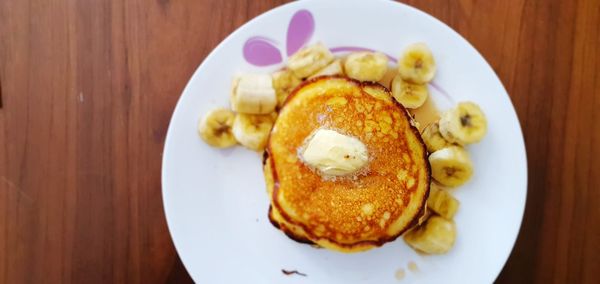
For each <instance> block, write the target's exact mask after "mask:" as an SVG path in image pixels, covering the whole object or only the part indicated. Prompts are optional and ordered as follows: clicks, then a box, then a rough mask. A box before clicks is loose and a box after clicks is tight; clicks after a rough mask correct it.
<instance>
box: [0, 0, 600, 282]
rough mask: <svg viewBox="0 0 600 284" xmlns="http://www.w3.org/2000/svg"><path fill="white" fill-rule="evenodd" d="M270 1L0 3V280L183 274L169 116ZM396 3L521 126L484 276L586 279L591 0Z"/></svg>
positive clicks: (597, 248)
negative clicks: (477, 73) (168, 152)
mask: <svg viewBox="0 0 600 284" xmlns="http://www.w3.org/2000/svg"><path fill="white" fill-rule="evenodd" d="M282 2H284V1H275V0H261V1H242V0H238V1H221V0H203V1H195V0H180V1H169V0H155V1H150V0H147V1H142V0H127V1H123V0H104V1H102V0H96V1H77V0H2V1H0V89H1V93H2V94H1V97H2V99H1V103H0V104H1V105H2V108H1V109H0V283H111V282H115V283H164V282H169V283H186V282H191V279H189V276H188V275H187V273H186V271H185V269H184V268H183V266H182V264H181V262H180V261H179V260H178V258H177V255H176V252H175V250H174V248H173V244H172V242H171V239H170V236H169V233H168V229H167V225H166V223H165V217H164V213H163V208H162V200H161V185H160V171H161V156H162V154H161V153H162V148H163V141H164V138H165V133H166V130H167V126H168V123H169V118H170V116H171V113H172V111H173V108H174V106H175V103H176V101H177V98H178V97H179V95H180V94H181V91H182V89H183V88H184V86H185V84H186V82H187V80H188V79H189V78H190V76H191V74H192V72H193V71H194V70H195V68H196V67H197V66H198V65H199V64H200V63H201V62H202V60H203V59H204V57H205V56H206V55H207V54H208V53H209V52H210V51H211V50H212V49H213V48H214V47H215V46H216V45H217V44H218V43H219V42H220V41H221V40H222V39H223V38H224V37H225V36H227V35H228V34H229V33H230V32H232V31H233V30H235V29H236V28H237V27H239V26H240V25H242V24H243V23H244V22H246V21H247V20H249V19H251V18H253V17H254V16H256V15H258V14H260V13H262V12H264V11H266V10H269V9H270V8H272V7H275V6H277V5H279V4H282ZM407 2H409V4H411V5H414V6H416V7H418V8H420V9H422V10H424V11H426V12H428V13H430V14H432V15H434V16H435V17H437V18H439V19H440V20H442V21H443V22H445V23H447V24H448V25H450V26H451V27H453V28H454V29H456V30H457V31H458V32H459V33H460V34H462V35H463V36H464V37H465V38H467V39H468V40H469V41H470V42H471V43H472V44H473V45H474V46H475V47H476V48H477V49H478V50H479V51H480V52H481V53H482V55H483V56H484V57H485V58H486V59H487V60H488V62H489V63H490V64H491V65H492V67H493V68H494V70H495V71H496V72H497V74H498V76H499V77H500V79H501V80H502V82H503V83H504V85H505V86H506V89H507V90H508V92H509V94H510V96H511V98H512V101H513V103H514V105H515V108H516V110H517V113H518V115H519V118H520V121H521V124H522V127H523V132H524V135H525V141H526V144H527V157H528V162H529V192H528V201H527V208H526V212H525V217H524V220H523V226H522V228H521V234H520V236H519V239H518V241H517V244H516V246H515V248H514V251H513V253H512V255H511V257H510V260H509V261H508V263H507V264H506V267H505V269H504V271H503V272H502V274H501V275H500V277H499V279H498V282H499V283H533V282H537V283H550V282H553V283H600V273H599V272H598V271H599V270H600V202H599V201H600V67H598V66H600V1H599V0H578V1H560V0H552V1H546V0H529V1H525V0H513V1H505V0H494V1H474V0H462V1H433V0H429V1H417V0H411V1H407ZM498 178H510V177H498ZM474 269H476V268H474Z"/></svg>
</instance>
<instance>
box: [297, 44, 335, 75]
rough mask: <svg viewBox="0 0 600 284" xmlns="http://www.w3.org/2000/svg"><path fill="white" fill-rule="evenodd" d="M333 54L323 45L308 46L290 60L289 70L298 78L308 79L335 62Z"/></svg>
mask: <svg viewBox="0 0 600 284" xmlns="http://www.w3.org/2000/svg"><path fill="white" fill-rule="evenodd" d="M333 59H334V58H333V54H332V53H331V51H329V49H328V48H327V47H326V46H325V45H323V44H322V43H316V44H313V45H309V46H306V47H304V48H302V49H300V50H298V51H297V52H296V53H294V54H292V56H290V58H288V65H287V66H288V68H289V69H290V70H292V72H294V74H295V75H296V77H298V78H307V77H309V76H310V75H312V74H315V73H316V72H317V71H319V70H321V69H322V68H323V67H325V66H327V65H328V64H329V63H331V61H333Z"/></svg>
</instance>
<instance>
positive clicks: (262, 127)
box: [232, 113, 276, 151]
mask: <svg viewBox="0 0 600 284" xmlns="http://www.w3.org/2000/svg"><path fill="white" fill-rule="evenodd" d="M275 118H276V114H265V115H258V114H243V113H238V114H237V115H236V116H235V120H234V121H233V128H232V132H233V136H234V137H235V139H237V141H238V142H240V144H242V145H243V146H244V147H246V148H248V149H251V150H255V151H261V150H263V149H264V148H265V145H266V144H267V139H268V138H269V133H270V132H271V128H273V123H274V122H275Z"/></svg>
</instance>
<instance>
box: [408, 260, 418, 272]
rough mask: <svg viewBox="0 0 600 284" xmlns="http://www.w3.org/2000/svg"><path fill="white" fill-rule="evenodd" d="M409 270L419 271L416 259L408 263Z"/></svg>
mask: <svg viewBox="0 0 600 284" xmlns="http://www.w3.org/2000/svg"><path fill="white" fill-rule="evenodd" d="M408 270H410V271H411V272H418V271H419V267H418V266H417V264H416V263H415V262H414V261H411V262H409V263H408Z"/></svg>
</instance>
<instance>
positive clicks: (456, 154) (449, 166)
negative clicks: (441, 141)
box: [429, 146, 473, 187]
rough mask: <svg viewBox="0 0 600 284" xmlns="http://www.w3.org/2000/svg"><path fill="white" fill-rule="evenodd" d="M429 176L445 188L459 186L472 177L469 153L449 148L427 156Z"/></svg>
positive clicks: (460, 149) (459, 148)
mask: <svg viewBox="0 0 600 284" xmlns="http://www.w3.org/2000/svg"><path fill="white" fill-rule="evenodd" d="M429 164H430V165H431V176H432V177H433V178H434V179H435V180H436V181H437V182H439V183H440V184H442V185H445V186H451V187H454V186H459V185H462V184H464V183H465V182H467V181H468V180H469V179H470V178H471V176H472V175H473V163H472V162H471V159H470V158H469V153H467V151H466V150H465V149H463V148H462V147H459V146H450V147H446V148H443V149H441V150H437V151H435V152H433V153H431V155H429Z"/></svg>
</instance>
